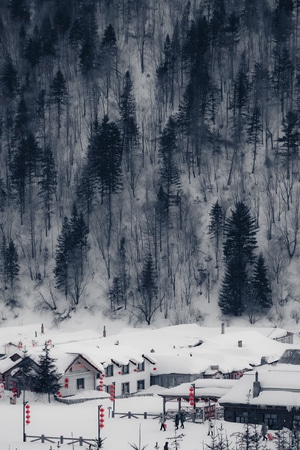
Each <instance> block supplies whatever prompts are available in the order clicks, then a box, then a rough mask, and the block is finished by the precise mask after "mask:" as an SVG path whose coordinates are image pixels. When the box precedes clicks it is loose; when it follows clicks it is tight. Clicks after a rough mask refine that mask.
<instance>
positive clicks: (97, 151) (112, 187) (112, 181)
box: [88, 116, 122, 202]
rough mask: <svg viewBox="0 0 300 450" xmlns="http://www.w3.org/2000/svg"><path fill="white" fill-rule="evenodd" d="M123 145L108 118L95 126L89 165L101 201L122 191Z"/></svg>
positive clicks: (116, 129) (118, 133)
mask: <svg viewBox="0 0 300 450" xmlns="http://www.w3.org/2000/svg"><path fill="white" fill-rule="evenodd" d="M121 162H122V144H121V136H120V131H119V128H118V127H117V125H116V124H115V123H114V122H109V119H108V117H107V116H105V117H104V118H103V121H102V123H101V125H100V126H99V125H97V124H96V125H95V127H94V133H93V135H92V138H91V141H90V145H89V150H88V165H89V168H90V174H91V176H92V178H93V179H94V181H95V183H96V186H97V187H98V189H99V191H100V195H101V201H102V202H103V199H104V197H105V196H106V195H108V196H109V198H110V197H111V195H112V194H114V193H117V192H119V191H120V190H121V189H122V169H121Z"/></svg>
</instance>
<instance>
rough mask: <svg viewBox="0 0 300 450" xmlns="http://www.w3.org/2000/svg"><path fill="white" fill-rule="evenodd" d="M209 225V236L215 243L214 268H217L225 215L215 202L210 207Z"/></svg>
mask: <svg viewBox="0 0 300 450" xmlns="http://www.w3.org/2000/svg"><path fill="white" fill-rule="evenodd" d="M209 216H210V224H209V234H210V236H211V238H212V239H213V240H214V243H215V254H216V266H217V267H218V266H219V250H220V245H221V242H222V238H223V233H224V221H225V215H224V211H223V209H222V207H221V206H220V204H219V201H218V200H217V201H216V203H214V204H213V205H212V208H211V211H210V213H209Z"/></svg>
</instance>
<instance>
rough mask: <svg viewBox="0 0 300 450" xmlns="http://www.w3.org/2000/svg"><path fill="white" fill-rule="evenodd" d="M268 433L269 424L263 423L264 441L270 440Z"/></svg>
mask: <svg viewBox="0 0 300 450" xmlns="http://www.w3.org/2000/svg"><path fill="white" fill-rule="evenodd" d="M267 433H268V427H267V424H266V423H265V422H263V423H262V424H261V435H262V438H263V441H267V440H268V436H267Z"/></svg>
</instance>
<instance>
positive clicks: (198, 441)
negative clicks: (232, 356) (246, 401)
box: [0, 395, 274, 450]
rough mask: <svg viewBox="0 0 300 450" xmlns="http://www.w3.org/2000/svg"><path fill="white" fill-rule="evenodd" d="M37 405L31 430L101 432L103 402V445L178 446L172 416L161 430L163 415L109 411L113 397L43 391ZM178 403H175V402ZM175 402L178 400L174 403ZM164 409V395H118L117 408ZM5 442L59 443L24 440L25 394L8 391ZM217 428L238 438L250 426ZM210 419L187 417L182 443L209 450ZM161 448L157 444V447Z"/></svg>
mask: <svg viewBox="0 0 300 450" xmlns="http://www.w3.org/2000/svg"><path fill="white" fill-rule="evenodd" d="M28 400H30V405H31V423H30V424H29V425H28V426H26V433H27V435H37V436H40V435H42V434H44V435H45V436H53V437H56V436H57V437H58V436H61V435H62V436H64V437H74V438H78V437H79V436H82V437H83V438H89V439H91V438H96V437H97V433H98V425H97V421H98V405H99V404H102V405H103V407H104V409H105V426H104V428H103V429H102V430H101V436H102V437H105V438H106V439H105V441H104V443H103V448H104V449H106V450H126V449H128V450H130V449H131V448H132V447H131V446H130V444H132V445H134V444H135V445H136V446H137V448H138V449H139V448H140V449H141V450H142V449H143V447H144V446H147V448H148V449H154V448H155V446H156V443H157V444H158V446H159V448H160V449H161V450H163V447H164V444H165V442H166V441H168V442H169V447H170V449H171V448H174V445H172V442H174V440H173V439H170V438H172V437H174V436H175V431H174V424H173V422H172V421H171V420H168V421H167V431H166V432H163V431H160V429H159V428H160V425H159V421H158V419H157V418H155V419H153V418H152V417H149V418H147V419H144V418H143V416H138V417H139V418H137V419H136V418H131V419H128V418H127V417H125V418H120V416H116V417H114V418H112V417H109V411H110V410H109V408H111V406H112V405H111V402H110V400H103V401H102V400H101V401H100V400H90V401H87V402H84V403H80V404H74V405H65V404H60V403H58V402H56V401H53V402H51V403H50V404H49V403H47V400H46V399H41V398H40V399H39V400H38V399H37V397H31V398H28ZM171 406H172V405H171ZM173 407H174V405H173ZM128 411H131V412H132V413H144V412H145V411H146V412H148V413H160V412H161V411H162V399H161V398H160V397H159V396H157V395H154V396H151V397H150V396H144V397H136V398H128V399H117V400H116V412H124V413H127V412H128ZM0 417H1V422H0V423H1V425H0V448H1V450H16V449H17V450H25V449H26V450H43V449H44V450H49V449H50V448H51V446H52V449H53V450H54V449H56V448H57V441H56V440H54V439H53V441H55V443H51V442H45V443H41V441H37V442H30V438H28V439H27V441H26V442H23V418H22V417H23V416H22V399H21V398H20V399H18V401H17V404H16V405H10V403H9V398H8V397H4V398H3V399H1V402H0ZM214 425H215V432H218V431H220V427H221V426H222V427H223V428H224V431H223V433H224V436H225V437H228V438H229V440H230V441H232V442H233V443H235V441H236V439H237V434H236V433H238V432H243V430H244V426H243V425H240V424H236V423H229V422H224V421H220V420H217V421H215V422H214ZM207 430H208V427H207V423H205V424H199V423H191V422H186V423H185V428H184V430H181V429H180V428H179V430H178V431H177V434H181V433H184V437H183V438H182V441H181V442H180V443H179V444H180V447H178V448H180V449H181V450H200V449H201V450H204V449H205V448H206V447H205V444H211V438H210V437H209V436H208V435H207ZM67 442H69V441H66V442H65V443H63V444H61V445H60V449H62V450H67V449H69V450H70V449H72V450H73V449H84V450H85V449H87V448H88V445H87V444H83V446H79V444H74V445H72V444H70V442H69V443H67ZM266 447H267V448H271V447H274V444H273V443H272V442H267V443H266ZM156 448H157V447H156Z"/></svg>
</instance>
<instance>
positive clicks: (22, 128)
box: [15, 96, 30, 140]
mask: <svg viewBox="0 0 300 450" xmlns="http://www.w3.org/2000/svg"><path fill="white" fill-rule="evenodd" d="M29 123H30V116H29V111H28V108H27V103H26V100H25V98H24V97H23V96H22V98H21V100H20V102H19V104H18V107H17V114H16V118H15V136H16V138H17V139H18V140H19V139H20V138H22V137H25V136H26V135H27V134H28V132H29Z"/></svg>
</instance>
